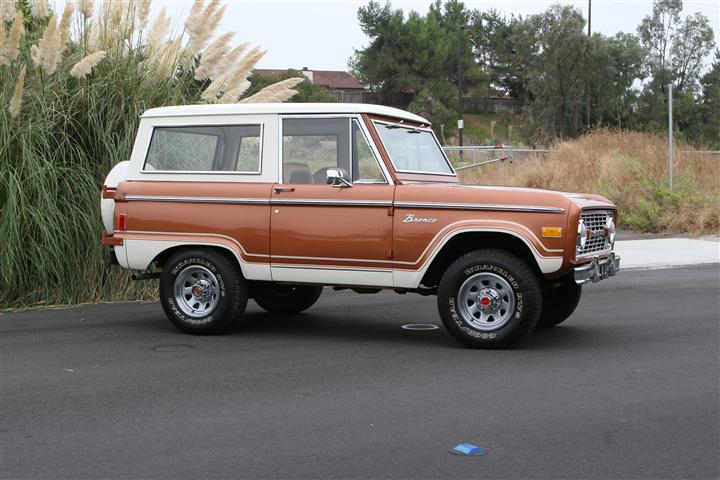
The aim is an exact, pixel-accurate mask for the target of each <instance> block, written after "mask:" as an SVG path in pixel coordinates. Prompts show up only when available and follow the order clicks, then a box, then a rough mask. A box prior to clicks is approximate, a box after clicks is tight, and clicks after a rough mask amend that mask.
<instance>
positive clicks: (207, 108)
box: [142, 103, 430, 125]
mask: <svg viewBox="0 0 720 480" xmlns="http://www.w3.org/2000/svg"><path fill="white" fill-rule="evenodd" d="M347 113H369V114H373V115H382V116H386V117H391V118H397V119H401V120H407V121H409V122H417V123H423V124H426V125H427V124H429V123H430V122H428V121H427V120H426V119H424V118H422V117H420V116H418V115H415V114H414V113H410V112H406V111H404V110H400V109H398V108H392V107H386V106H384V105H372V104H368V103H230V104H213V105H178V106H173V107H160V108H152V109H150V110H147V111H145V113H143V116H142V117H143V118H158V117H185V116H195V115H202V116H206V115H252V114H256V115H261V114H266V115H267V114H281V115H285V114H287V115H300V114H347Z"/></svg>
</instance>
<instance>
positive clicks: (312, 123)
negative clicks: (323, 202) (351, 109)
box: [282, 118, 350, 184]
mask: <svg viewBox="0 0 720 480" xmlns="http://www.w3.org/2000/svg"><path fill="white" fill-rule="evenodd" d="M349 137H350V128H349V125H348V119H347V118H286V119H284V120H283V154H282V155H283V158H282V167H283V169H282V170H283V183H300V184H302V183H305V184H307V183H317V184H324V183H326V178H327V175H326V173H325V172H326V171H327V169H328V168H338V167H339V168H343V169H344V170H345V171H346V172H348V174H349V172H350V138H349Z"/></svg>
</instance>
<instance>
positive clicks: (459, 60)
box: [457, 26, 466, 158]
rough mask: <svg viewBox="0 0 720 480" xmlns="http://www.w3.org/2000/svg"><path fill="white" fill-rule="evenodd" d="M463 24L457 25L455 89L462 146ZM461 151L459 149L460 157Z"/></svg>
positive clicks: (461, 144)
mask: <svg viewBox="0 0 720 480" xmlns="http://www.w3.org/2000/svg"><path fill="white" fill-rule="evenodd" d="M465 28H466V27H465V26H459V27H458V33H457V89H458V115H459V116H460V119H459V120H458V136H459V139H460V146H461V147H462V146H463V128H464V127H465V125H464V122H463V96H462V78H463V71H462V31H463V30H465ZM462 156H463V152H462V150H460V158H462Z"/></svg>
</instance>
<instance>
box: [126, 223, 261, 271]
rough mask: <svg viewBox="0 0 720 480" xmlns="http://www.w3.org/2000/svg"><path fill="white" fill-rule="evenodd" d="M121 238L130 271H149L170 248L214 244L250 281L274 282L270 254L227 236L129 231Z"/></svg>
mask: <svg viewBox="0 0 720 480" xmlns="http://www.w3.org/2000/svg"><path fill="white" fill-rule="evenodd" d="M121 236H122V237H123V238H124V240H125V247H124V248H125V250H126V254H127V257H126V258H127V259H128V261H127V266H126V268H130V269H134V270H146V269H147V268H148V267H149V266H150V264H151V262H152V261H153V260H155V259H156V258H157V257H158V256H159V255H160V254H162V253H163V252H165V251H167V250H168V249H170V248H174V247H179V246H184V245H187V246H192V245H198V246H207V245H210V246H214V247H220V248H223V249H225V250H227V251H229V252H231V253H232V254H233V255H234V256H235V258H236V259H237V261H238V264H239V265H240V270H241V271H242V274H243V277H245V278H246V279H247V280H266V281H269V280H271V277H270V264H269V258H270V257H269V256H268V255H263V254H255V253H248V252H247V251H245V249H244V248H243V246H242V245H241V244H240V243H239V242H238V241H237V240H235V239H233V238H230V237H227V236H225V235H219V234H192V233H170V232H139V231H127V232H124V233H123V234H122V235H121ZM123 266H125V265H123Z"/></svg>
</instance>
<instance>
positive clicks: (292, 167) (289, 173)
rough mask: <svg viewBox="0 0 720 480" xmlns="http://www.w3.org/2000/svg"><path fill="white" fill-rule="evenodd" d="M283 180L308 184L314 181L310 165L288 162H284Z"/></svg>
mask: <svg viewBox="0 0 720 480" xmlns="http://www.w3.org/2000/svg"><path fill="white" fill-rule="evenodd" d="M283 169H284V172H283V177H284V178H283V181H284V182H285V183H295V184H308V183H313V177H312V175H311V174H310V167H308V166H307V165H305V164H304V163H299V162H287V163H285V164H283ZM323 183H324V182H323Z"/></svg>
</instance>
